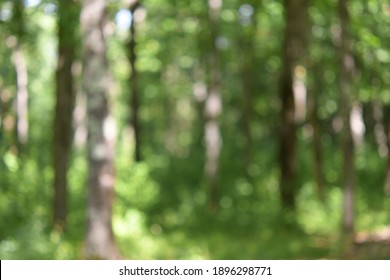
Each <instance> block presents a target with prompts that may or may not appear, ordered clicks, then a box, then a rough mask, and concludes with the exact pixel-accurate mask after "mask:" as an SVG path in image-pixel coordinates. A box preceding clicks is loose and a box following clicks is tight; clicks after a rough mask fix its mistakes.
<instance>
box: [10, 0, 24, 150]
mask: <svg viewBox="0 0 390 280" xmlns="http://www.w3.org/2000/svg"><path fill="white" fill-rule="evenodd" d="M24 10H25V6H24V2H23V1H22V0H16V1H15V2H14V7H13V23H14V26H15V27H14V28H15V30H14V34H15V36H16V37H15V40H14V43H13V46H12V48H13V55H12V58H13V59H12V60H13V63H14V65H15V72H16V90H17V92H16V119H17V120H16V135H17V141H18V146H19V149H22V147H24V146H26V144H27V141H28V88H27V85H28V72H27V63H26V58H25V55H24V51H23V40H24V36H25V27H24V24H25V21H24Z"/></svg>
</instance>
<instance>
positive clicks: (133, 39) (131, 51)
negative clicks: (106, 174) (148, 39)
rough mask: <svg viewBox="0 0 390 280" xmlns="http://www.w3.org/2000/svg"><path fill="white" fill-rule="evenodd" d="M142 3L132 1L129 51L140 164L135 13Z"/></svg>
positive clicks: (136, 154)
mask: <svg viewBox="0 0 390 280" xmlns="http://www.w3.org/2000/svg"><path fill="white" fill-rule="evenodd" d="M139 5H140V3H139V1H138V0H134V1H132V3H131V5H130V7H129V10H130V12H131V15H132V16H133V18H132V22H131V26H130V39H129V41H128V51H129V61H130V69H131V74H130V79H129V84H130V89H131V102H130V108H131V110H130V111H131V117H130V118H131V125H132V127H133V131H134V159H135V161H136V162H139V161H141V160H142V156H141V126H140V123H139V118H138V111H139V95H140V92H139V90H138V71H137V68H136V61H137V53H136V51H135V49H136V46H137V41H136V34H137V27H136V24H137V23H136V20H135V17H134V14H135V11H136V10H137V8H138V7H139Z"/></svg>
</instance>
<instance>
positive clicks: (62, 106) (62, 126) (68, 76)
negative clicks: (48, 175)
mask: <svg viewBox="0 0 390 280" xmlns="http://www.w3.org/2000/svg"><path fill="white" fill-rule="evenodd" d="M78 19H79V4H78V3H77V2H76V1H74V0H71V1H66V2H65V1H59V3H58V62H57V71H56V107H55V118H54V142H53V145H54V224H55V226H56V227H60V228H61V227H63V226H64V225H65V222H66V214H67V205H66V204H67V192H68V191H67V189H68V180H67V172H68V167H69V156H70V152H71V147H72V136H73V128H72V114H73V109H74V104H75V86H74V79H73V73H72V66H73V63H74V60H75V54H76V48H77V46H78V43H77V35H76V31H77V30H78V24H79V20H78Z"/></svg>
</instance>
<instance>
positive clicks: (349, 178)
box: [338, 0, 355, 243]
mask: <svg viewBox="0 0 390 280" xmlns="http://www.w3.org/2000/svg"><path fill="white" fill-rule="evenodd" d="M338 10H339V17H340V26H341V34H340V35H341V36H340V49H339V52H340V78H339V79H340V80H339V81H340V105H339V106H340V115H341V117H342V119H343V131H342V153H343V169H342V170H343V186H344V204H343V205H344V211H343V233H344V236H345V238H346V239H345V240H346V241H347V242H348V243H350V241H352V238H353V234H354V215H355V211H354V189H355V167H354V141H353V137H352V131H351V125H350V114H351V104H352V102H351V98H352V92H351V82H352V73H353V69H354V60H353V57H352V54H351V50H350V43H349V41H350V35H349V15H348V8H347V0H339V2H338Z"/></svg>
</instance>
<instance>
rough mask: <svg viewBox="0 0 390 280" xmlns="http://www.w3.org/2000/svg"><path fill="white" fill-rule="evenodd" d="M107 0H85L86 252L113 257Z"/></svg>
mask: <svg viewBox="0 0 390 280" xmlns="http://www.w3.org/2000/svg"><path fill="white" fill-rule="evenodd" d="M106 5H107V1H106V0H84V1H83V4H82V11H81V27H82V34H83V39H84V53H83V89H84V91H85V93H86V95H87V116H88V124H87V130H88V140H87V149H88V180H87V187H88V192H87V196H88V199H87V233H86V241H85V252H84V256H85V258H88V259H113V258H118V257H119V253H118V250H117V248H116V244H115V241H114V234H113V229H112V206H113V199H114V181H115V174H114V146H115V137H116V135H115V122H114V120H113V117H112V116H111V115H110V111H109V100H108V99H109V96H108V92H109V75H108V61H107V46H106V39H105V36H104V26H105V17H106V9H107V7H106Z"/></svg>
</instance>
